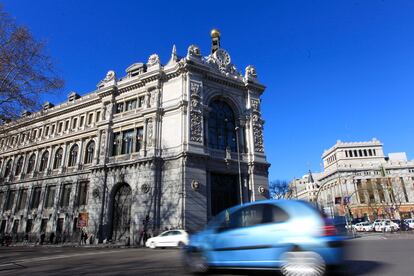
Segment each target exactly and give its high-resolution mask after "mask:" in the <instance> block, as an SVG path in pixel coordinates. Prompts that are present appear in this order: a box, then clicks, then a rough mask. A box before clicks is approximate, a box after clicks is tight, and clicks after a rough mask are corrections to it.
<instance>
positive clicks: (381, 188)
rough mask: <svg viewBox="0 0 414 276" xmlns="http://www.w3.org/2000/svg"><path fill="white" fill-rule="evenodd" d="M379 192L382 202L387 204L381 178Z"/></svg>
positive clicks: (378, 183)
mask: <svg viewBox="0 0 414 276" xmlns="http://www.w3.org/2000/svg"><path fill="white" fill-rule="evenodd" d="M377 190H378V195H379V198H380V202H385V196H384V189H383V187H382V184H381V179H380V178H377Z"/></svg>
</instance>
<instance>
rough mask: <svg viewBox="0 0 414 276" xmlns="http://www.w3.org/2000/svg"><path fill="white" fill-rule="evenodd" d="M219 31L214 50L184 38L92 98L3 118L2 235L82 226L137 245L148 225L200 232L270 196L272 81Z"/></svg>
mask: <svg viewBox="0 0 414 276" xmlns="http://www.w3.org/2000/svg"><path fill="white" fill-rule="evenodd" d="M211 35H212V49H211V52H210V53H209V54H208V56H206V57H203V56H202V55H201V52H200V49H199V48H198V47H197V46H195V45H191V46H190V47H189V48H188V51H187V53H186V55H185V56H184V57H179V56H178V55H177V52H176V49H175V46H174V47H173V50H172V53H171V58H170V60H169V61H168V62H167V63H166V64H161V62H160V59H159V57H158V55H157V54H153V55H151V56H150V57H149V59H148V61H147V62H146V63H134V64H132V65H131V66H129V67H128V68H127V69H126V74H125V75H124V76H123V77H121V78H118V77H117V75H116V74H115V72H114V71H109V72H108V73H107V75H106V77H105V78H104V79H103V80H102V81H100V82H99V83H98V85H97V89H96V90H95V91H92V92H91V93H89V94H87V95H85V96H83V97H80V96H79V95H78V94H76V93H71V94H70V95H69V97H68V99H67V101H66V102H64V103H62V104H59V105H56V106H54V105H53V104H51V103H45V104H44V106H43V109H42V110H41V111H39V112H37V113H35V114H28V113H24V114H22V118H21V119H19V120H16V121H14V122H11V123H8V124H5V125H3V126H1V127H0V177H1V178H0V223H1V224H0V234H1V233H5V232H7V233H13V234H15V235H17V236H19V235H20V236H22V235H24V234H25V233H28V234H30V235H33V236H37V235H38V234H39V233H46V235H48V234H49V233H52V232H53V233H56V237H62V238H64V239H71V238H73V239H77V235H78V234H79V228H81V227H82V228H85V229H87V231H88V232H89V233H91V234H94V235H95V236H101V235H102V238H105V239H112V240H116V241H120V242H128V241H132V242H134V241H136V240H137V239H138V236H137V233H138V232H139V230H140V229H142V228H144V227H147V228H148V229H149V230H150V231H153V232H158V231H159V230H160V229H164V228H165V227H168V228H170V227H181V228H185V229H187V230H189V231H195V230H198V229H200V228H201V227H203V225H204V224H205V223H206V222H207V220H208V219H209V218H210V217H211V216H213V215H215V214H217V213H218V212H219V211H221V210H223V209H225V208H228V207H229V206H232V205H235V204H238V203H240V201H241V200H242V201H244V202H248V201H255V200H259V199H264V198H266V196H267V195H266V191H267V190H268V167H269V164H268V163H267V161H266V156H265V153H264V145H263V122H264V121H263V119H262V117H261V108H260V107H261V99H260V98H261V95H262V93H263V92H264V89H265V87H264V86H263V85H262V84H260V82H259V81H258V79H257V75H256V71H255V69H254V67H253V66H248V67H247V68H246V70H245V73H244V75H241V74H240V73H239V72H238V71H237V70H236V67H235V66H234V65H233V64H232V63H231V57H230V55H229V53H228V52H227V51H225V50H224V49H223V48H221V47H220V33H219V32H218V31H216V30H213V31H212V33H211ZM238 160H240V167H239V165H238V164H239V162H238ZM239 171H240V174H239Z"/></svg>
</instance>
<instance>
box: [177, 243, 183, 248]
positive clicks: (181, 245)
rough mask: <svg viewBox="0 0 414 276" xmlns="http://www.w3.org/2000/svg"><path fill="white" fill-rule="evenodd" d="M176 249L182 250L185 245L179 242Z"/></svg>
mask: <svg viewBox="0 0 414 276" xmlns="http://www.w3.org/2000/svg"><path fill="white" fill-rule="evenodd" d="M177 246H178V248H183V247H184V246H185V244H184V243H183V242H182V241H179V242H178V244H177Z"/></svg>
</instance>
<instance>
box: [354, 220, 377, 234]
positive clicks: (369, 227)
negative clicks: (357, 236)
mask: <svg viewBox="0 0 414 276" xmlns="http://www.w3.org/2000/svg"><path fill="white" fill-rule="evenodd" d="M354 229H355V230H356V231H358V232H370V231H374V226H373V224H372V223H369V222H368V221H364V222H359V223H357V224H355V226H354Z"/></svg>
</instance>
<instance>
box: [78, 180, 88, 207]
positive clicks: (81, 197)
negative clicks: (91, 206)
mask: <svg viewBox="0 0 414 276" xmlns="http://www.w3.org/2000/svg"><path fill="white" fill-rule="evenodd" d="M87 195H88V182H80V183H79V191H78V206H82V205H86V204H87Z"/></svg>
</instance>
